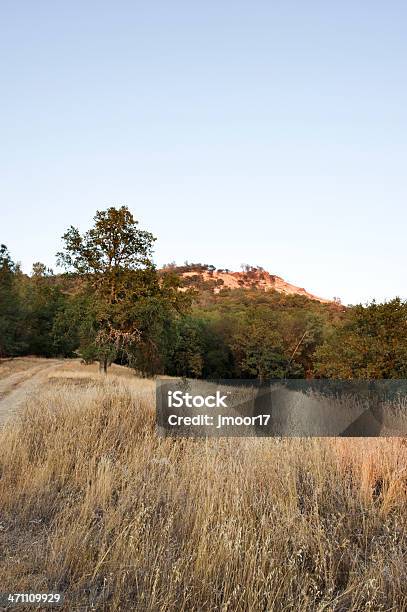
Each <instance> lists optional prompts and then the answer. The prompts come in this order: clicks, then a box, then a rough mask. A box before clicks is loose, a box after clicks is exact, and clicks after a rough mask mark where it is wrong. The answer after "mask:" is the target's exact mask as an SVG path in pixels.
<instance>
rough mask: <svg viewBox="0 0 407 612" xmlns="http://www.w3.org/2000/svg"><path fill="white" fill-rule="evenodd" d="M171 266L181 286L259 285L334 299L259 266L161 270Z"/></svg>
mask: <svg viewBox="0 0 407 612" xmlns="http://www.w3.org/2000/svg"><path fill="white" fill-rule="evenodd" d="M167 270H171V271H172V272H175V273H176V274H178V275H179V276H180V277H181V278H182V279H183V285H184V290H186V289H190V288H194V289H197V290H209V291H212V292H213V293H220V292H221V291H222V290H225V289H226V290H228V289H258V290H259V291H265V292H266V291H277V292H278V293H283V294H285V295H301V296H304V297H306V298H308V299H310V300H316V301H318V302H321V303H323V304H331V303H333V300H328V299H325V298H322V297H318V296H316V295H314V294H312V293H310V292H309V291H306V290H305V289H304V288H303V287H297V286H296V285H293V284H291V283H289V282H287V281H285V280H284V279H283V278H281V276H277V275H275V274H270V273H269V272H267V271H266V270H264V269H263V268H260V267H254V266H245V267H244V269H243V270H242V271H241V272H233V271H231V270H225V269H216V268H215V267H214V266H209V265H206V264H186V265H184V266H176V265H174V264H170V265H167V266H165V267H164V269H163V272H165V271H167Z"/></svg>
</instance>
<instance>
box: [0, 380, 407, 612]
mask: <svg viewBox="0 0 407 612" xmlns="http://www.w3.org/2000/svg"><path fill="white" fill-rule="evenodd" d="M0 449H1V450H0V504H1V510H0V513H1V514H0V576H1V580H0V582H1V588H0V591H7V590H8V589H12V590H14V591H27V590H29V591H34V592H45V591H62V592H64V593H65V594H66V604H65V609H66V610H75V609H79V608H80V609H82V610H90V609H95V610H109V611H110V610H124V611H128V610H138V611H143V612H145V611H154V612H156V611H177V612H179V611H187V610H188V611H192V610H193V611H205V610H208V611H209V610H211V611H212V610H219V611H223V612H226V611H233V612H235V611H245V612H246V611H266V610H295V611H297V610H298V611H303V610H318V611H322V610H335V611H339V610H355V611H360V610H374V611H378V610H397V611H399V610H404V609H407V575H406V574H407V572H406V564H405V557H406V553H407V538H406V516H407V513H406V477H407V475H406V465H407V464H406V456H407V449H406V447H405V446H403V444H400V442H398V441H394V442H393V441H391V440H386V439H384V440H377V441H376V440H371V441H369V440H329V439H328V440H317V439H309V440H306V439H291V440H281V441H278V440H273V439H247V438H246V439H245V438H240V439H217V440H207V441H204V440H198V441H196V440H171V439H168V438H158V437H157V435H156V433H155V423H154V404H153V393H152V391H151V390H149V389H147V391H146V392H145V393H144V394H140V392H139V388H138V389H135V388H133V387H132V385H131V382H128V381H121V380H119V379H117V378H116V379H113V380H106V381H100V380H99V379H96V378H95V379H94V380H89V379H82V380H80V378H78V380H76V381H75V380H71V381H69V380H59V381H58V380H54V381H50V383H49V384H48V386H47V387H46V388H45V389H44V390H43V391H42V393H41V395H40V396H39V397H37V398H34V399H33V400H32V401H31V403H30V404H29V405H28V407H27V409H26V411H25V412H24V414H22V415H21V416H20V417H19V419H18V421H17V423H15V424H13V425H10V426H8V427H6V428H5V429H4V430H3V431H2V432H0Z"/></svg>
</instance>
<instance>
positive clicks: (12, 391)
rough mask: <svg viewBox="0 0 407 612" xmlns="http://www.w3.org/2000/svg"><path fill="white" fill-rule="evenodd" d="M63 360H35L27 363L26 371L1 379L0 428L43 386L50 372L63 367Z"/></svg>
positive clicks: (7, 375)
mask: <svg viewBox="0 0 407 612" xmlns="http://www.w3.org/2000/svg"><path fill="white" fill-rule="evenodd" d="M64 363H65V360H63V359H47V360H35V359H33V360H32V362H29V361H28V362H27V363H25V364H24V365H25V366H26V367H25V369H22V370H21V371H17V372H14V373H12V374H9V373H7V372H6V376H4V377H2V378H0V427H1V426H2V425H4V423H5V422H6V421H7V420H8V419H9V418H10V417H11V416H12V415H13V414H15V413H16V412H17V411H18V410H19V409H21V408H22V407H23V406H24V403H25V401H26V400H27V398H28V397H29V396H30V395H31V394H32V393H33V392H34V391H36V390H37V389H38V387H39V386H40V385H41V384H43V383H44V382H45V381H46V380H47V378H48V375H49V374H50V372H52V371H54V370H55V369H56V368H58V367H61V366H62V365H63V364H64Z"/></svg>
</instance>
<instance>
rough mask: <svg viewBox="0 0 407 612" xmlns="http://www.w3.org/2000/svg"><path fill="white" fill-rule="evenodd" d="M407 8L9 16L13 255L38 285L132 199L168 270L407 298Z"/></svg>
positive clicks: (219, 8)
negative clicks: (62, 251)
mask: <svg viewBox="0 0 407 612" xmlns="http://www.w3.org/2000/svg"><path fill="white" fill-rule="evenodd" d="M406 21H407V4H406V3H405V2H401V1H399V2H395V1H391V0H390V1H389V2H378V1H374V0H373V1H370V2H366V1H365V2H354V0H352V1H350V0H341V1H336V2H326V1H324V2H322V1H321V2H317V1H308V2H300V1H296V2H293V1H289V0H288V1H287V0H285V1H282V0H281V1H274V2H273V1H272V0H270V1H268V2H265V1H264V2H262V1H256V0H254V1H253V2H240V1H238V0H237V1H236V0H235V1H233V2H232V1H230V0H224V1H222V0H217V1H213V0H209V1H208V0H205V2H190V1H189V2H186V1H184V2H181V1H177V0H173V1H172V2H168V1H166V2H164V1H160V2H155V1H150V2H137V1H133V2H130V1H129V2H124V1H120V0H119V1H115V2H102V1H98V2H96V1H87V2H78V1H76V0H70V1H69V2H66V1H63V2H62V1H55V0H53V1H52V2H51V1H41V0H38V1H36V2H33V1H32V0H29V1H24V0H22V1H14V0H3V2H1V5H0V69H1V89H2V92H1V98H0V104H1V113H0V138H1V151H0V173H1V176H0V186H1V187H0V189H1V199H0V201H1V222H0V242H4V243H6V244H7V246H8V247H9V249H10V251H11V253H12V256H13V257H14V258H15V259H17V260H20V261H21V262H22V264H23V269H24V270H25V271H29V270H30V268H31V265H32V263H33V261H36V260H40V261H43V262H45V263H46V264H48V265H51V266H53V267H54V268H55V257H54V254H55V252H56V251H57V250H58V249H59V248H60V246H61V244H60V239H59V238H60V236H61V235H62V233H63V232H64V231H65V229H66V228H67V227H68V226H69V225H70V224H73V225H77V226H79V228H80V229H81V230H85V229H87V228H88V227H89V225H90V222H91V219H92V216H93V214H94V212H95V210H96V209H98V208H99V209H103V208H106V207H107V206H109V205H112V204H118V205H119V204H127V205H128V206H129V207H130V208H131V210H132V211H133V213H134V214H135V216H136V218H138V219H139V220H140V225H141V227H143V228H145V229H148V230H150V231H152V232H153V233H154V234H155V235H156V236H157V238H158V241H157V243H156V257H155V259H156V262H157V263H158V264H159V265H161V264H162V263H165V262H168V261H171V260H176V261H177V262H178V263H182V262H183V261H184V260H185V259H188V260H189V261H200V262H206V263H211V264H214V265H216V266H217V267H228V268H235V269H238V268H239V266H240V264H241V263H243V262H244V263H246V262H247V263H250V264H254V265H256V264H257V265H262V266H263V267H264V268H266V269H268V270H269V271H270V272H272V273H275V274H279V275H280V276H283V277H284V278H286V280H288V281H290V282H293V283H295V284H299V285H301V286H304V287H305V288H306V289H308V290H310V291H312V292H314V293H317V294H320V295H322V296H325V297H332V296H334V295H336V296H340V297H341V298H342V299H343V301H344V302H345V303H349V302H356V301H366V300H368V299H371V298H373V297H377V298H378V299H384V298H390V297H393V296H395V295H401V296H402V297H407V289H406V279H405V268H406V263H407V261H406V259H407V257H406V249H405V233H406V221H407V207H406V199H407V198H406V195H407V189H406V160H407V155H406V153H407V142H406V119H407V85H406V69H407V66H406V58H407V54H406V52H407V37H406V26H407V23H406Z"/></svg>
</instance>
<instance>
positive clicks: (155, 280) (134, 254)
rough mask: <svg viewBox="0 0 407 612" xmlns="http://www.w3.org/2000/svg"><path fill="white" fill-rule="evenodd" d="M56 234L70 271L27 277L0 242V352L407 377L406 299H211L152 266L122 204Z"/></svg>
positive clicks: (147, 245)
mask: <svg viewBox="0 0 407 612" xmlns="http://www.w3.org/2000/svg"><path fill="white" fill-rule="evenodd" d="M63 239H64V243H65V248H64V250H63V251H62V252H61V253H59V260H60V262H61V263H63V264H64V265H65V267H66V269H67V274H65V275H58V276H56V275H54V274H53V273H52V271H51V270H48V269H47V268H46V267H45V266H44V265H43V264H41V263H36V264H34V266H33V273H32V275H31V276H30V277H28V276H25V275H24V274H22V272H21V271H20V269H19V267H18V265H16V264H15V263H14V262H13V261H12V259H11V257H10V254H9V252H8V250H7V248H6V247H5V246H4V245H2V246H1V247H0V357H4V356H14V355H21V354H30V353H32V354H36V355H43V356H47V357H51V356H64V357H72V356H77V355H79V356H81V357H82V359H83V360H84V361H86V362H91V361H94V360H98V361H99V362H100V364H101V367H103V369H105V370H106V368H107V366H108V365H109V364H110V363H111V362H112V361H119V362H121V363H126V364H128V365H130V366H132V367H134V368H135V369H136V370H137V371H138V372H139V373H141V374H143V375H149V376H150V375H154V374H159V373H166V374H170V375H174V376H188V377H202V378H212V379H216V378H236V377H240V378H258V379H260V380H265V379H268V378H280V377H284V378H303V377H307V378H310V377H326V378H340V379H341V378H342V379H352V378H360V379H377V378H379V379H380V378H407V333H406V331H407V329H406V328H407V302H403V301H401V300H400V299H398V298H396V299H394V300H392V301H390V302H385V303H383V304H377V303H375V302H372V303H371V304H369V305H366V306H362V305H358V306H354V307H350V308H344V307H341V306H340V305H338V304H332V305H327V304H321V303H319V302H317V301H314V300H309V299H307V298H306V297H304V296H287V295H283V294H280V293H277V292H274V291H270V292H262V291H259V290H257V289H255V288H253V289H250V290H248V289H234V290H231V289H226V288H221V289H220V291H219V292H218V293H216V294H215V293H214V291H213V289H214V286H213V282H212V281H205V282H203V283H201V284H198V285H196V283H195V288H196V289H195V290H193V291H191V290H188V288H187V287H186V284H185V282H183V281H181V279H180V278H179V277H178V276H177V274H176V267H175V264H171V265H169V266H167V267H166V268H165V269H164V270H162V271H161V272H160V273H158V272H157V270H156V268H155V266H154V264H153V263H152V260H151V254H152V247H153V243H154V240H155V238H154V237H153V236H152V234H150V233H149V232H145V231H142V230H140V229H139V228H138V224H137V221H135V220H134V218H133V216H132V214H131V213H130V211H129V210H128V209H127V208H126V207H124V206H122V207H121V208H118V209H116V208H114V207H110V208H108V209H107V210H106V211H98V212H97V213H96V215H95V217H94V225H93V227H92V228H91V229H89V230H88V231H87V232H85V233H84V234H83V235H81V234H80V233H79V231H78V230H77V229H76V228H74V227H71V228H70V229H69V230H68V231H67V232H66V233H65V234H64V237H63ZM185 268H186V269H187V270H188V271H192V272H194V271H196V272H202V271H206V272H209V273H211V271H213V269H214V267H213V266H204V265H202V264H186V266H185ZM260 272H261V270H260ZM258 273H259V269H257V268H252V267H250V266H249V267H247V269H246V274H247V275H248V276H250V274H258Z"/></svg>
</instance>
